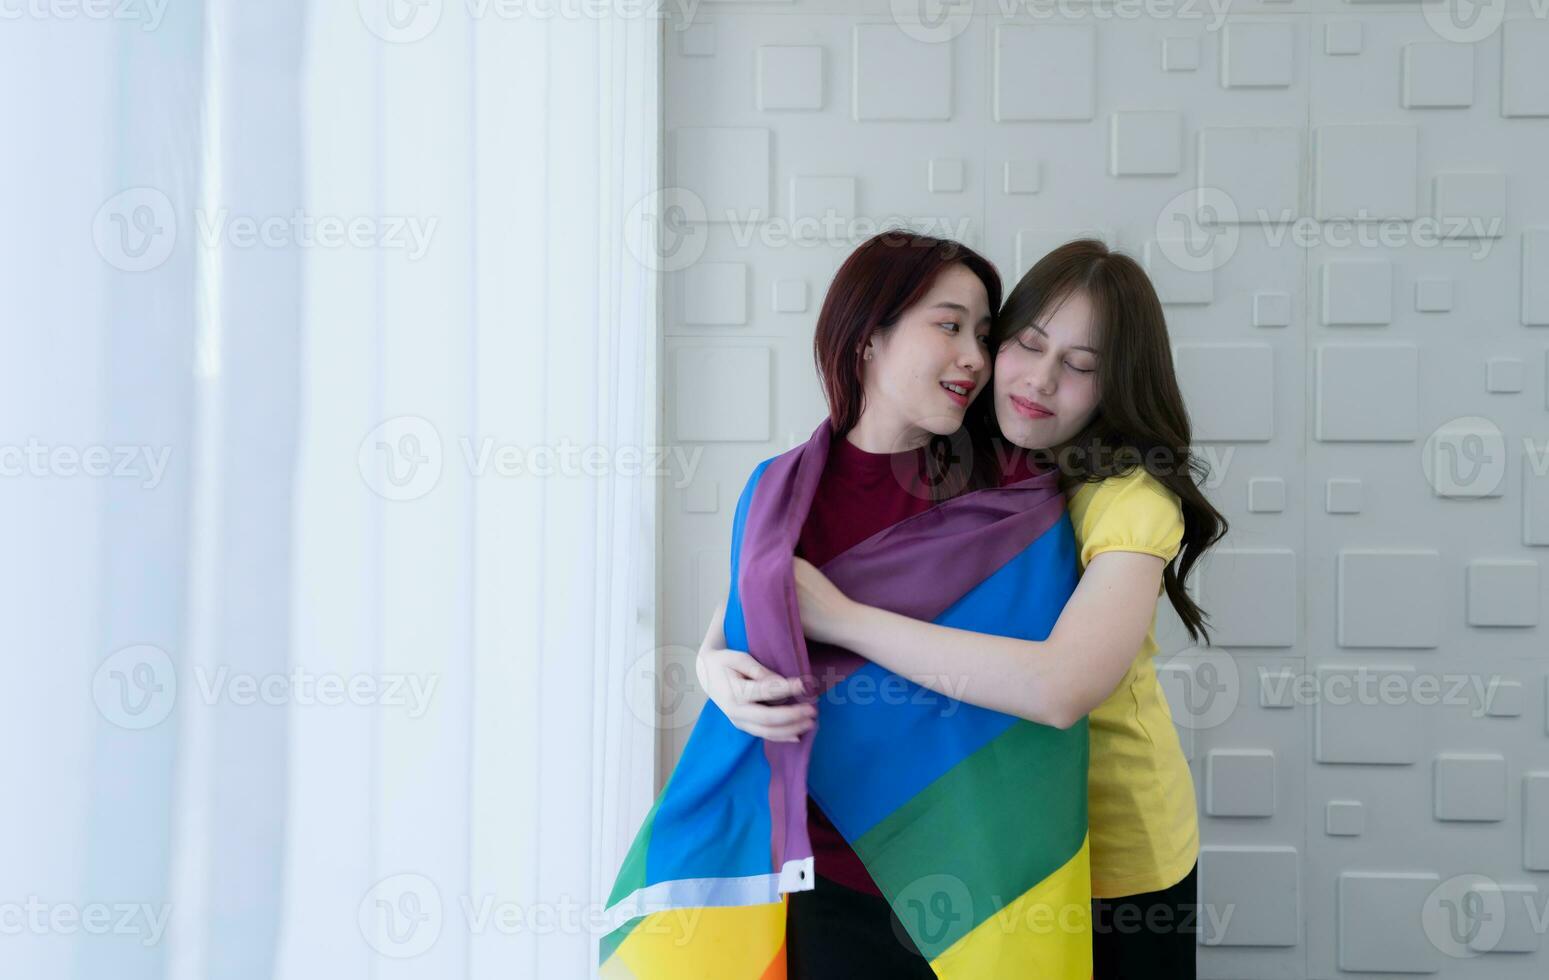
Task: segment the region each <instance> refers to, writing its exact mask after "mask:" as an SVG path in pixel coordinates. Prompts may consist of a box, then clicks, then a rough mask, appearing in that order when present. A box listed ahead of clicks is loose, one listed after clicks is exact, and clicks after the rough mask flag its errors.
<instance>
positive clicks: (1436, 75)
mask: <svg viewBox="0 0 1549 980" xmlns="http://www.w3.org/2000/svg"><path fill="white" fill-rule="evenodd" d="M1402 74H1403V80H1402V84H1401V86H1400V92H1401V95H1400V102H1401V104H1402V105H1403V106H1404V108H1406V109H1440V108H1449V107H1458V106H1470V105H1473V104H1474V46H1473V45H1472V44H1457V43H1454V42H1452V41H1424V42H1417V43H1414V44H1406V45H1404V55H1403V68H1402Z"/></svg>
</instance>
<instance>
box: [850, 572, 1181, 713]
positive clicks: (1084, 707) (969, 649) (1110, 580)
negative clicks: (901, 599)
mask: <svg viewBox="0 0 1549 980" xmlns="http://www.w3.org/2000/svg"><path fill="white" fill-rule="evenodd" d="M1163 567H1164V562H1163V560H1162V559H1161V558H1158V557H1154V556H1152V555H1148V554H1143V553H1136V552H1117V551H1116V552H1107V553H1103V554H1099V555H1098V556H1097V557H1096V558H1095V559H1093V561H1092V562H1091V563H1090V564H1089V565H1088V566H1087V569H1086V571H1085V573H1084V574H1083V575H1082V576H1081V582H1080V584H1079V585H1077V587H1076V591H1075V593H1074V594H1073V595H1072V596H1071V597H1070V600H1069V601H1068V602H1066V603H1065V608H1064V609H1063V610H1062V611H1061V612H1060V616H1059V620H1058V621H1057V622H1056V623H1055V624H1054V628H1053V630H1052V631H1051V632H1050V633H1049V638H1048V639H1047V640H1044V641H1041V642H1040V641H1036V640H1019V639H1014V638H1012V637H1007V636H996V635H994V634H990V633H975V632H972V631H969V630H960V629H954V628H952V627H950V626H940V625H937V624H935V623H927V622H923V621H921V620H918V619H910V618H909V617H907V616H900V615H898V614H897V613H893V612H888V611H887V610H885V609H878V608H875V607H872V606H863V605H859V604H857V603H848V604H847V605H845V606H844V608H843V609H841V610H839V611H838V612H837V614H836V615H835V616H834V627H833V632H834V642H836V643H838V644H839V645H840V646H843V647H846V648H848V649H850V650H853V651H855V652H856V653H858V654H860V655H861V656H863V657H865V658H866V659H868V660H870V661H872V662H874V663H877V664H880V665H881V666H883V667H886V668H887V669H888V670H891V671H892V672H893V673H895V674H899V675H901V676H903V677H907V678H908V679H909V680H911V681H914V682H915V683H916V684H919V685H920V686H922V687H928V688H930V689H931V690H933V691H938V692H940V693H943V694H947V695H949V696H951V697H954V698H957V699H958V700H959V701H966V702H968V703H969V704H977V705H980V706H981V707H985V708H991V709H993V710H995V711H1003V712H1005V713H1006V714H1011V715H1016V716H1017V717H1019V718H1026V719H1028V720H1030V721H1036V722H1038V723H1039V724H1043V725H1051V726H1053V727H1055V728H1069V727H1070V726H1071V725H1074V724H1075V723H1076V722H1077V721H1079V720H1080V719H1082V718H1084V717H1086V715H1087V714H1089V713H1090V712H1091V711H1092V709H1093V708H1096V707H1097V706H1098V705H1099V704H1101V703H1102V702H1103V700H1104V699H1105V698H1107V697H1108V695H1109V694H1111V693H1112V692H1113V690H1114V688H1115V687H1117V686H1118V684H1119V682H1120V681H1121V680H1122V679H1123V678H1124V675H1125V673H1126V672H1127V671H1128V670H1129V667H1130V664H1132V663H1133V662H1134V659H1135V655H1136V654H1137V653H1138V652H1139V651H1140V647H1141V644H1142V643H1143V642H1144V640H1145V638H1146V633H1147V631H1148V630H1149V629H1150V627H1151V621H1152V619H1153V618H1154V616H1155V614H1156V598H1155V597H1156V595H1157V592H1158V589H1159V586H1160V585H1161V580H1162V569H1163Z"/></svg>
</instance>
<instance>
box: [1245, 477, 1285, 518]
mask: <svg viewBox="0 0 1549 980" xmlns="http://www.w3.org/2000/svg"><path fill="white" fill-rule="evenodd" d="M1283 510H1285V480H1283V479H1281V478H1280V477H1278V476H1275V477H1259V478H1257V479H1253V480H1249V481H1248V511H1249V513H1253V514H1278V513H1280V512H1281V511H1283Z"/></svg>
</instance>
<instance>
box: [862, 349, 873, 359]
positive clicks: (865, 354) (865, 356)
mask: <svg viewBox="0 0 1549 980" xmlns="http://www.w3.org/2000/svg"><path fill="white" fill-rule="evenodd" d="M861 360H863V361H869V360H871V351H867V352H866V353H864V354H862V355H861Z"/></svg>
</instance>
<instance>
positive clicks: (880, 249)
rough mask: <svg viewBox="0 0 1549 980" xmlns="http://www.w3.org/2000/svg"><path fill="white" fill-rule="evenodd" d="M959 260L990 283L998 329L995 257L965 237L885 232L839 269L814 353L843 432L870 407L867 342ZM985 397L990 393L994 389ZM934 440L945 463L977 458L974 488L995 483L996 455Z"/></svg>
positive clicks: (831, 409)
mask: <svg viewBox="0 0 1549 980" xmlns="http://www.w3.org/2000/svg"><path fill="white" fill-rule="evenodd" d="M954 265H962V266H965V267H966V268H967V269H968V271H970V272H972V273H973V274H974V275H975V276H978V277H979V281H980V282H982V283H983V284H984V292H985V294H986V296H987V297H988V298H989V309H990V317H991V319H992V327H991V329H992V332H993V320H994V318H995V317H996V316H997V315H998V313H999V310H1000V274H999V273H997V272H996V271H995V266H994V265H993V264H991V262H990V261H989V260H988V259H986V258H985V257H984V256H982V255H980V254H979V253H978V252H975V251H974V250H973V249H971V248H969V247H968V246H967V245H964V244H963V243H961V242H955V241H952V240H950V239H944V238H932V237H931V236H929V235H919V234H915V233H914V232H911V231H904V230H892V231H884V232H882V233H881V234H878V235H874V236H872V237H871V238H869V239H867V240H866V241H865V242H863V243H862V244H861V245H860V247H859V248H857V249H856V250H855V251H854V252H851V253H850V257H849V258H847V259H845V260H844V264H843V265H841V266H840V267H839V271H838V272H836V273H834V281H833V282H832V283H830V284H829V287H828V295H827V296H825V297H824V299H823V309H822V311H821V312H819V313H818V323H817V331H816V334H815V335H814V337H813V340H812V355H813V360H814V361H815V362H816V364H817V371H818V378H819V379H820V380H821V381H822V383H823V394H824V396H825V397H826V398H827V399H828V417H829V420H830V421H831V422H832V423H833V425H834V431H835V433H836V434H839V435H843V434H844V433H846V432H849V431H850V430H851V429H853V428H854V427H855V424H856V422H858V421H859V420H860V417H861V410H862V409H863V408H864V407H865V386H864V384H863V381H862V369H861V351H862V350H863V349H865V347H866V343H867V341H869V340H870V339H871V337H872V334H874V333H876V332H877V331H879V330H886V329H888V328H890V327H892V326H893V325H894V324H896V323H897V322H898V318H899V317H900V316H901V315H902V314H903V312H904V311H905V310H907V309H909V307H911V306H913V305H914V304H916V303H918V302H920V300H922V299H923V298H924V297H925V294H926V293H928V292H930V289H931V287H932V286H933V285H935V283H936V277H937V276H939V275H941V273H942V271H943V270H945V269H948V268H951V267H952V266H954ZM979 397H981V398H987V397H989V393H987V392H986V393H983V394H981V395H980V396H979ZM970 434H972V433H970ZM931 441H932V449H933V454H932V455H933V458H936V459H938V461H941V462H942V463H943V464H944V465H955V464H953V463H951V462H949V460H950V459H952V458H954V457H955V458H956V462H957V463H962V462H971V465H970V470H971V471H972V472H971V473H969V474H967V477H968V480H967V485H968V486H982V485H989V484H988V482H987V481H988V480H989V479H991V478H990V477H989V473H990V472H991V470H990V469H987V468H984V467H985V466H986V465H987V464H988V462H989V460H987V459H984V458H980V457H986V456H988V455H990V454H989V453H987V452H974V453H973V454H972V455H973V457H974V458H973V459H972V460H971V461H964V460H962V459H961V457H962V455H963V453H962V452H961V447H950V446H949V443H950V440H949V439H948V438H947V437H942V436H938V437H936V438H935V439H932V440H931ZM976 441H977V440H976ZM963 488H964V487H963V486H959V487H958V488H957V489H963Z"/></svg>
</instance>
